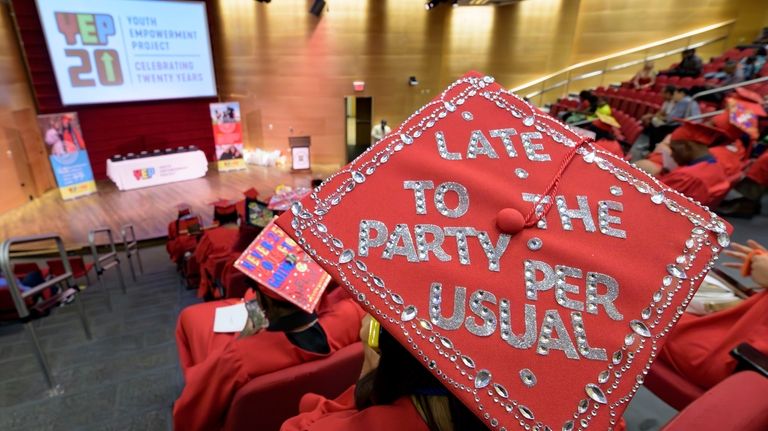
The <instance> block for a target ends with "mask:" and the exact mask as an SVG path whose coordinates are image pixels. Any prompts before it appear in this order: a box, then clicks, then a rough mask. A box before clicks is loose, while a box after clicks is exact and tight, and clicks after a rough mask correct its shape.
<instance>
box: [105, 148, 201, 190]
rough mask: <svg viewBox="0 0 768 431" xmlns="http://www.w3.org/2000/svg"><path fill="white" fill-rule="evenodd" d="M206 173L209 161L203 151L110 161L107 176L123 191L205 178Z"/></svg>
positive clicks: (108, 161)
mask: <svg viewBox="0 0 768 431" xmlns="http://www.w3.org/2000/svg"><path fill="white" fill-rule="evenodd" d="M206 172H208V160H207V159H206V158H205V153H204V152H202V151H200V150H197V151H185V152H180V153H171V154H163V155H159V156H150V157H139V158H136V159H128V160H120V161H112V160H107V176H108V177H109V179H111V180H112V181H113V182H114V183H115V185H117V188H118V189H120V190H133V189H140V188H143V187H152V186H159V185H161V184H169V183H175V182H177V181H186V180H193V179H195V178H200V177H204V176H205V174H206Z"/></svg>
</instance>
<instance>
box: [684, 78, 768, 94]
mask: <svg viewBox="0 0 768 431" xmlns="http://www.w3.org/2000/svg"><path fill="white" fill-rule="evenodd" d="M761 82H768V76H763V77H760V78H755V79H751V80H749V81H742V82H737V83H735V84H730V85H723V86H722V87H717V88H713V89H711V90H704V91H700V92H698V93H696V94H694V95H693V96H692V97H693V98H694V99H698V98H699V97H702V96H708V95H710V94H717V93H722V92H723V91H728V90H733V89H734V88H739V87H746V86H748V85H752V84H759V83H761Z"/></svg>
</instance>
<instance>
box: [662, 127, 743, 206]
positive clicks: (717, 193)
mask: <svg viewBox="0 0 768 431" xmlns="http://www.w3.org/2000/svg"><path fill="white" fill-rule="evenodd" d="M726 139H727V138H726V137H725V135H724V134H723V133H722V132H721V131H720V130H718V129H716V128H714V127H710V126H705V125H703V124H698V123H684V124H683V125H682V126H680V127H679V128H677V129H675V131H674V132H672V136H671V137H670V144H669V149H670V156H671V157H672V159H674V161H675V163H676V164H677V166H678V167H677V168H676V169H674V170H672V171H670V172H667V173H662V174H661V175H660V176H659V180H661V181H662V182H663V183H665V184H666V185H668V186H669V187H671V188H673V189H675V190H677V191H679V192H680V193H682V194H684V195H686V196H688V197H690V198H692V199H693V200H695V201H698V202H700V203H701V204H702V205H706V206H712V205H716V204H717V203H719V202H720V200H721V199H722V198H723V197H724V196H725V194H726V193H728V190H729V189H730V182H729V181H728V178H727V177H726V176H725V171H724V170H723V167H722V166H721V165H720V164H719V163H718V161H717V159H715V157H714V156H713V155H712V154H711V153H710V152H709V147H710V146H712V145H715V144H718V143H720V142H723V141H724V140H726Z"/></svg>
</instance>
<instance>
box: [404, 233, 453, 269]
mask: <svg viewBox="0 0 768 431" xmlns="http://www.w3.org/2000/svg"><path fill="white" fill-rule="evenodd" d="M413 230H414V231H415V232H416V251H417V252H418V254H419V260H421V261H424V262H426V261H428V260H429V252H430V251H431V252H432V253H434V254H435V257H436V258H437V260H439V261H441V262H448V261H450V260H451V256H450V255H449V254H448V253H446V252H445V251H443V247H442V245H443V241H444V240H445V236H444V235H443V230H442V229H441V228H440V227H438V226H435V225H433V224H417V225H416V226H414V228H413ZM428 233H429V234H432V236H433V237H434V239H433V240H432V242H428V241H427V234H428Z"/></svg>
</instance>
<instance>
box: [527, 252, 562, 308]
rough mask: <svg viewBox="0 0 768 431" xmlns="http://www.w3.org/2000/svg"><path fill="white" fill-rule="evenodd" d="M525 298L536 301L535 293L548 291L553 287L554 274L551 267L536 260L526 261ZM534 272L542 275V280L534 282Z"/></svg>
mask: <svg viewBox="0 0 768 431" xmlns="http://www.w3.org/2000/svg"><path fill="white" fill-rule="evenodd" d="M524 269H525V296H526V298H528V299H532V300H534V301H535V300H536V299H537V297H536V291H539V290H549V289H551V288H552V286H554V285H555V273H554V271H552V267H551V266H549V265H547V264H546V263H544V262H541V261H538V260H526V261H525V265H524ZM536 271H538V272H541V273H542V274H544V278H542V279H541V280H538V281H537V280H536Z"/></svg>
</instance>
